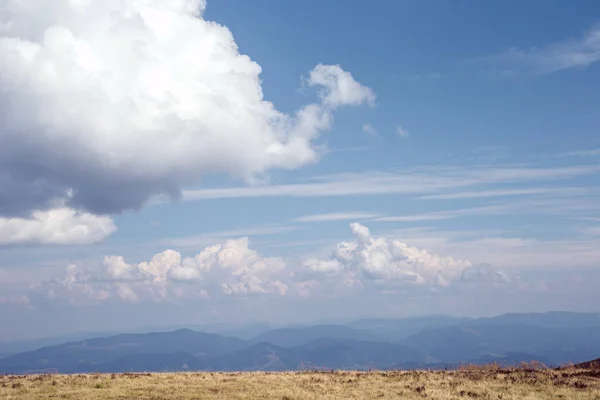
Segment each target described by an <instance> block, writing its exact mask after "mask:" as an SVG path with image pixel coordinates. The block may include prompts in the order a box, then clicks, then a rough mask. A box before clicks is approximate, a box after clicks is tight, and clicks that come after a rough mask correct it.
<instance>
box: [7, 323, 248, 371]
mask: <svg viewBox="0 0 600 400" xmlns="http://www.w3.org/2000/svg"><path fill="white" fill-rule="evenodd" d="M247 346H248V343H247V342H245V341H243V340H241V339H238V338H231V337H225V336H220V335H217V334H209V333H203V332H196V331H192V330H189V329H181V330H177V331H173V332H157V333H147V334H122V335H116V336H109V337H106V338H96V339H90V340H86V341H80V342H70V343H65V344H62V345H57V346H50V347H43V348H41V349H38V350H35V351H30V352H25V353H20V354H16V355H13V356H10V357H7V358H5V359H2V360H0V372H13V373H14V372H25V371H30V370H40V369H47V368H57V369H58V370H59V371H61V372H65V373H69V372H84V371H93V370H95V365H97V364H103V363H109V362H112V361H114V360H115V359H118V358H120V357H124V356H131V355H136V354H156V353H162V354H169V353H189V354H192V355H193V356H196V357H200V358H212V357H216V356H219V355H221V354H225V353H227V352H230V351H233V350H237V349H241V348H244V347H247Z"/></svg>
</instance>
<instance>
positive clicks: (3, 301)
mask: <svg viewBox="0 0 600 400" xmlns="http://www.w3.org/2000/svg"><path fill="white" fill-rule="evenodd" d="M2 305H9V306H11V305H18V306H28V305H29V298H28V297H26V296H10V297H5V296H0V306H2Z"/></svg>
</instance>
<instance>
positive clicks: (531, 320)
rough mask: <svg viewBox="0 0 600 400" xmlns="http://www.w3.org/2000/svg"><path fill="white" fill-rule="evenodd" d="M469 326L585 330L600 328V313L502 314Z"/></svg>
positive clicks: (471, 322)
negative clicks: (515, 325)
mask: <svg viewBox="0 0 600 400" xmlns="http://www.w3.org/2000/svg"><path fill="white" fill-rule="evenodd" d="M465 324H467V325H469V324H471V325H494V324H495V325H510V324H520V325H534V326H543V327H547V328H583V327H593V326H600V313H575V312H566V311H549V312H545V313H527V314H514V313H513V314H502V315H499V316H496V317H490V318H477V319H473V320H469V321H465Z"/></svg>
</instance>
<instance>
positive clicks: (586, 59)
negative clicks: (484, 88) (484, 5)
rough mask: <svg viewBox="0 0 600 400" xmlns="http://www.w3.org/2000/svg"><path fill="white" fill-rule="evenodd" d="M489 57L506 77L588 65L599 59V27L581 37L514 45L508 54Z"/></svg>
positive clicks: (548, 72) (542, 73)
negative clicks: (529, 45) (524, 46)
mask: <svg viewBox="0 0 600 400" xmlns="http://www.w3.org/2000/svg"><path fill="white" fill-rule="evenodd" d="M487 60H488V61H490V62H492V63H493V64H495V65H497V66H500V67H501V68H502V69H503V71H504V74H505V75H507V76H513V75H517V74H534V75H545V74H551V73H555V72H559V71H563V70H567V69H573V68H585V67H588V66H590V65H592V64H594V63H595V62H597V61H598V60H600V27H599V26H596V27H594V28H593V29H591V30H589V31H588V32H586V33H585V34H584V35H583V36H582V37H581V38H579V39H573V40H567V41H563V42H559V43H552V44H549V45H546V46H543V47H534V48H531V49H527V50H524V49H518V48H512V49H510V51H509V52H507V53H506V54H502V55H499V56H492V57H488V58H487Z"/></svg>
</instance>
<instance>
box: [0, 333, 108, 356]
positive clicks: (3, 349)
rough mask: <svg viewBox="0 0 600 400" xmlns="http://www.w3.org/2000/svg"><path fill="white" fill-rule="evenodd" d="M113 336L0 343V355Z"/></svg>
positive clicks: (76, 335)
mask: <svg viewBox="0 0 600 400" xmlns="http://www.w3.org/2000/svg"><path fill="white" fill-rule="evenodd" d="M115 334H117V332H109V331H99V332H75V333H70V334H66V335H57V336H49V337H42V338H36V339H25V340H10V341H0V353H1V354H4V355H5V356H8V355H11V354H16V353H22V352H24V351H30V350H36V349H39V348H41V347H46V346H53V345H57V344H61V343H66V342H73V341H80V340H88V339H93V338H97V337H106V336H109V335H115ZM1 357H2V356H0V358H1Z"/></svg>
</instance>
